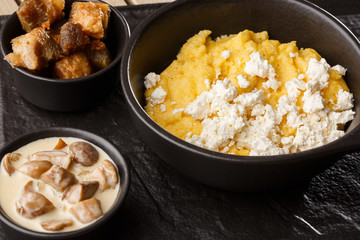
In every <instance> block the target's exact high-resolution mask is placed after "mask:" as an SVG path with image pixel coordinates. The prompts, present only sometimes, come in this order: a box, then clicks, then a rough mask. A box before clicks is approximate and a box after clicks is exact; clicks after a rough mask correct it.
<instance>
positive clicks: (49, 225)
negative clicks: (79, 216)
mask: <svg viewBox="0 0 360 240" xmlns="http://www.w3.org/2000/svg"><path fill="white" fill-rule="evenodd" d="M73 223H74V222H73V220H71V219H51V220H46V221H43V222H41V223H40V224H41V227H43V228H44V229H45V230H48V231H60V230H62V229H64V228H65V227H68V226H71V225H73Z"/></svg>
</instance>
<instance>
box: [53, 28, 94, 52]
mask: <svg viewBox="0 0 360 240" xmlns="http://www.w3.org/2000/svg"><path fill="white" fill-rule="evenodd" d="M89 42H90V39H89V37H88V36H86V35H85V34H84V32H83V31H82V26H81V25H80V24H79V23H73V22H67V23H65V24H64V25H63V26H62V27H61V29H60V47H61V49H62V51H63V53H64V54H65V55H70V54H71V53H74V52H76V51H80V50H83V49H84V48H85V46H86V45H87V44H89Z"/></svg>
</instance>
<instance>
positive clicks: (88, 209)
mask: <svg viewBox="0 0 360 240" xmlns="http://www.w3.org/2000/svg"><path fill="white" fill-rule="evenodd" d="M70 212H71V213H72V214H73V215H74V217H75V218H76V219H77V220H79V221H80V222H82V223H89V222H92V221H94V220H96V219H97V218H99V217H101V216H102V215H103V212H102V210H101V206H100V201H99V200H97V199H96V198H90V199H87V200H84V201H81V202H79V203H77V204H76V205H74V206H73V207H72V208H71V209H70Z"/></svg>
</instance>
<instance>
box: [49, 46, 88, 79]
mask: <svg viewBox="0 0 360 240" xmlns="http://www.w3.org/2000/svg"><path fill="white" fill-rule="evenodd" d="M92 72H93V71H92V68H91V65H90V62H89V61H88V59H87V58H86V55H85V53H83V52H77V53H74V54H73V55H70V56H67V57H64V58H62V59H60V60H59V61H57V62H56V63H55V66H54V69H53V76H54V77H55V78H60V79H72V78H79V77H85V76H88V75H90V74H91V73H92Z"/></svg>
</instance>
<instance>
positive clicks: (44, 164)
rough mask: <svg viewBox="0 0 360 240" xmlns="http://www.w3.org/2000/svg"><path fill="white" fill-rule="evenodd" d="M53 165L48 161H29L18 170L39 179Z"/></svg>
mask: <svg viewBox="0 0 360 240" xmlns="http://www.w3.org/2000/svg"><path fill="white" fill-rule="evenodd" d="M51 166H52V164H51V163H50V162H48V161H29V162H25V163H24V164H23V165H21V166H20V168H19V169H18V170H19V172H21V173H23V174H26V175H28V176H29V177H32V178H35V179H39V178H40V177H41V175H42V174H43V173H44V172H46V171H47V170H49V169H50V168H51Z"/></svg>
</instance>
